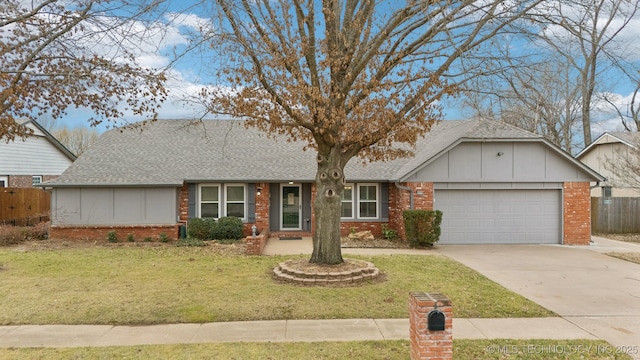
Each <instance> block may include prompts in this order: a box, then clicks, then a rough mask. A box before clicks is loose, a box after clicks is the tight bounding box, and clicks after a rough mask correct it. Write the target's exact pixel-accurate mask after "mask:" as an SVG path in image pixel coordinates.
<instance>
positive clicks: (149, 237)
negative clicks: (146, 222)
mask: <svg viewBox="0 0 640 360" xmlns="http://www.w3.org/2000/svg"><path fill="white" fill-rule="evenodd" d="M142 241H144V242H152V241H153V238H152V237H151V236H147V237H146V238H144V239H143V240H142Z"/></svg>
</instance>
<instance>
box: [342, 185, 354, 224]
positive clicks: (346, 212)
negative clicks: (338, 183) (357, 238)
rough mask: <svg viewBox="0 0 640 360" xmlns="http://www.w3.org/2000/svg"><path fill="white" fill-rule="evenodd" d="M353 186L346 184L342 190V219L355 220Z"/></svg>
mask: <svg viewBox="0 0 640 360" xmlns="http://www.w3.org/2000/svg"><path fill="white" fill-rule="evenodd" d="M353 190H354V188H353V184H346V185H345V186H344V190H342V210H341V215H340V217H341V218H343V219H353Z"/></svg>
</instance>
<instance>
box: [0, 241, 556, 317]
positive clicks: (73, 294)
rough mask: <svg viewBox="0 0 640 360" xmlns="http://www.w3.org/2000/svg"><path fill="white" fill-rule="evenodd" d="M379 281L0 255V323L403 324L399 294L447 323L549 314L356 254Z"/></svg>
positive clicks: (114, 250) (265, 269) (490, 291)
mask: <svg viewBox="0 0 640 360" xmlns="http://www.w3.org/2000/svg"><path fill="white" fill-rule="evenodd" d="M353 257H354V258H360V259H364V260H367V261H372V262H373V263H374V264H376V266H377V267H378V268H379V269H380V270H382V271H383V272H384V273H385V276H386V281H385V282H382V283H372V284H366V285H364V286H360V287H353V288H324V287H300V286H292V285H286V284H281V283H276V282H274V281H273V280H272V278H271V270H272V269H273V267H274V266H276V264H277V263H278V262H281V261H284V260H286V259H288V258H291V257H267V256H262V257H249V256H225V255H219V254H217V253H214V252H212V251H211V250H210V249H209V248H208V247H204V248H201V247H195V248H194V247H173V246H162V247H149V248H137V247H124V248H121V247H96V248H89V249H82V248H74V249H63V250H47V251H43V250H37V251H22V252H21V251H14V250H11V249H4V250H0V275H1V276H2V281H1V282H0V308H2V309H3V311H2V312H0V324H1V325H16V324H129V325H132V324H135V325H141V324H164V323H193V322H195V323H201V322H218V321H243V320H273V319H339V318H407V317H408V293H409V292H411V291H428V292H441V293H443V294H445V295H447V296H449V297H450V298H451V299H452V302H453V304H454V316H456V317H463V318H468V317H488V318H492V317H541V316H554V314H552V313H551V312H550V311H548V310H546V309H544V308H542V307H540V306H538V305H537V304H535V303H533V302H531V301H529V300H527V299H525V298H523V297H521V296H519V295H516V294H514V293H512V292H510V291H508V290H506V289H504V288H503V287H501V286H500V285H497V284H496V283H494V282H492V281H490V280H488V279H487V278H485V277H484V276H482V275H480V274H478V273H477V272H475V271H473V270H471V269H469V268H467V267H465V266H463V265H461V264H459V263H457V262H455V261H452V260H450V259H447V258H445V257H442V256H408V255H407V256H405V255H393V256H376V257H356V256H353Z"/></svg>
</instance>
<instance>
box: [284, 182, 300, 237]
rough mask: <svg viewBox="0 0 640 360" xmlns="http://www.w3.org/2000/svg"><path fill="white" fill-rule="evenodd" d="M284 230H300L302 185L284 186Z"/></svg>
mask: <svg viewBox="0 0 640 360" xmlns="http://www.w3.org/2000/svg"><path fill="white" fill-rule="evenodd" d="M281 200H282V206H281V208H282V212H281V214H282V230H300V229H302V225H301V223H300V220H301V216H300V213H301V211H302V207H301V202H300V185H282V197H281Z"/></svg>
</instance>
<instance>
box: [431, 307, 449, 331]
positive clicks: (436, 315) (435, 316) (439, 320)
mask: <svg viewBox="0 0 640 360" xmlns="http://www.w3.org/2000/svg"><path fill="white" fill-rule="evenodd" d="M444 320H445V316H444V313H443V312H442V311H440V310H438V309H435V310H431V311H429V314H427V328H428V329H429V331H444Z"/></svg>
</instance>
